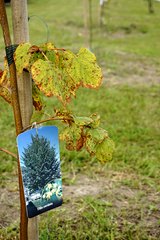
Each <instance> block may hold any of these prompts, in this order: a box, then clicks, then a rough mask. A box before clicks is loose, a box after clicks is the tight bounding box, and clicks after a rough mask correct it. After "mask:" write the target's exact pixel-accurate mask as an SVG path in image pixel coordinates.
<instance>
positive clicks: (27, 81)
mask: <svg viewBox="0 0 160 240" xmlns="http://www.w3.org/2000/svg"><path fill="white" fill-rule="evenodd" d="M11 7H12V22H13V36H14V43H15V44H20V43H23V42H29V30H28V11H27V0H12V1H11ZM17 82H18V94H19V101H20V111H21V116H22V125H23V128H25V127H27V126H28V125H29V124H30V119H31V116H32V106H33V104H32V80H31V78H30V75H29V73H27V72H23V74H22V75H21V76H17ZM37 225H38V224H37V217H34V218H31V219H28V238H27V239H29V240H38V226H37ZM21 239H22V240H24V238H23V236H21Z"/></svg>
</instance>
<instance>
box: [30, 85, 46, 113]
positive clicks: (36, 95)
mask: <svg viewBox="0 0 160 240" xmlns="http://www.w3.org/2000/svg"><path fill="white" fill-rule="evenodd" d="M32 99H33V106H34V107H35V110H37V111H41V110H42V107H43V104H42V99H41V95H40V91H39V89H38V88H37V87H36V85H35V84H34V83H32Z"/></svg>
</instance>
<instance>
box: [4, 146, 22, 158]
mask: <svg viewBox="0 0 160 240" xmlns="http://www.w3.org/2000/svg"><path fill="white" fill-rule="evenodd" d="M0 151H2V152H4V153H7V154H9V155H11V156H12V157H14V158H16V159H18V158H17V155H16V154H15V153H12V152H10V151H8V150H7V149H4V148H1V147H0Z"/></svg>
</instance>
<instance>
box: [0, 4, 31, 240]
mask: <svg viewBox="0 0 160 240" xmlns="http://www.w3.org/2000/svg"><path fill="white" fill-rule="evenodd" d="M0 24H1V27H2V32H3V37H4V43H5V46H6V47H10V46H11V45H12V42H11V37H10V32H9V25H8V19H7V14H6V9H5V4H4V1H3V0H0ZM9 72H10V85H11V97H12V106H13V112H14V120H15V127H16V135H18V134H19V133H20V132H21V130H22V129H23V127H22V117H21V111H20V103H19V96H18V86H17V76H16V67H15V63H14V61H12V63H11V64H9ZM17 164H18V180H19V194H20V239H21V240H27V239H28V236H27V235H28V233H27V225H28V219H27V213H26V205H25V198H24V189H23V183H22V175H21V169H20V161H19V159H18V161H17Z"/></svg>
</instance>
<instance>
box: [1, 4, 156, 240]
mask: <svg viewBox="0 0 160 240" xmlns="http://www.w3.org/2000/svg"><path fill="white" fill-rule="evenodd" d="M28 2H29V4H28V11H29V16H30V17H31V18H30V21H29V26H30V40H31V42H32V43H33V44H38V43H43V42H45V41H46V39H47V31H49V32H48V33H49V41H51V42H54V43H55V44H56V46H57V47H65V48H69V49H71V50H73V51H75V52H76V51H78V49H79V48H80V47H81V46H87V45H88V43H87V40H86V39H88V38H87V36H85V30H84V20H83V16H84V13H83V12H84V9H83V1H78V0H71V1H70V2H69V4H68V5H65V3H66V1H64V0H59V1H57V0H55V1H51V0H48V1H47V3H46V2H45V3H44V1H42V0H37V1H34V0H29V1H28ZM81 2H82V3H81ZM98 4H99V1H98V0H93V1H92V13H93V15H92V23H93V26H92V44H91V45H92V49H91V50H92V51H93V52H94V53H95V54H96V56H97V60H98V62H99V65H100V66H101V67H102V70H103V74H104V81H103V84H102V86H101V87H100V89H99V90H88V89H79V90H78V92H77V98H76V99H74V100H73V101H72V103H71V107H72V109H73V110H74V112H76V113H77V114H78V115H84V116H89V115H90V114H91V113H94V112H97V113H99V114H100V115H101V122H102V127H104V128H106V129H107V130H108V132H109V135H110V136H111V138H112V139H113V140H114V142H115V145H116V149H115V153H114V156H113V159H112V160H111V161H110V162H108V163H106V164H105V165H102V164H100V163H99V162H97V160H96V159H95V158H91V157H90V156H89V155H88V154H87V153H86V152H84V151H81V152H68V151H67V150H66V149H65V147H64V145H63V143H61V145H60V150H61V168H62V175H63V185H64V204H63V205H62V207H59V208H57V209H56V210H53V211H50V212H48V213H44V214H43V215H41V216H40V217H39V232H40V237H39V238H40V239H41V240H48V239H50V240H52V239H60V240H62V239H65V240H71V239H78V240H79V239H82V240H83V239H88V240H92V239H93V240H158V239H160V179H159V172H160V171H159V169H160V147H159V139H160V67H159V66H160V44H159V39H160V31H159V29H160V3H158V2H156V1H154V10H155V13H154V14H149V13H148V6H147V2H146V1H145V0H141V1H139V0H135V1H129V0H121V1H118V0H111V1H110V3H109V5H108V8H106V9H105V18H104V21H103V23H104V24H103V26H101V27H100V26H99V10H98ZM7 12H8V15H9V19H11V16H10V14H11V13H10V6H7ZM45 23H47V24H48V30H47V28H46V25H45ZM10 25H11V24H10ZM39 25H41V27H37V26H39ZM3 48H4V44H3V38H2V33H1V32H0V62H1V65H2V59H3V54H4V50H3ZM44 101H45V102H46V105H47V107H46V111H47V112H48V114H53V108H54V107H55V106H56V105H57V104H58V102H57V100H56V99H55V98H51V99H49V100H47V99H46V98H45V99H44ZM49 124H52V123H49ZM53 124H55V123H54V122H53ZM0 130H1V133H0V147H2V148H5V149H8V150H10V151H12V152H16V141H15V129H14V121H13V114H12V109H11V107H10V106H8V104H7V103H5V102H4V100H3V99H2V98H1V99H0ZM0 161H1V164H0V170H1V189H0V195H1V210H0V216H1V221H0V226H1V230H0V239H2V240H12V239H18V233H19V218H18V216H19V202H18V184H17V164H16V160H15V159H14V158H12V157H11V156H8V155H6V154H5V153H3V152H0Z"/></svg>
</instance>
